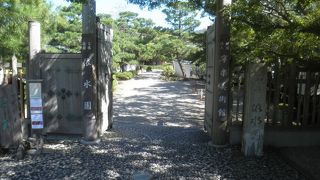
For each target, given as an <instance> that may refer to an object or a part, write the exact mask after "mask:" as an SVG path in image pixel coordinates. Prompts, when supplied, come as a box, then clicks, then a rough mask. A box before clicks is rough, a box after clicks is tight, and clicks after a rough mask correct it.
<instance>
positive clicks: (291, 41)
mask: <svg viewBox="0 0 320 180" xmlns="http://www.w3.org/2000/svg"><path fill="white" fill-rule="evenodd" d="M225 12H226V13H231V15H232V17H231V20H232V21H231V27H232V28H231V46H232V47H231V48H232V56H233V59H236V60H237V62H240V63H241V62H246V61H253V60H257V59H259V60H263V61H266V62H276V61H279V60H280V61H281V62H283V63H285V62H289V61H292V60H293V61H300V62H304V61H319V60H320V51H319V49H320V43H319V41H320V33H319V29H320V23H319V22H320V18H319V17H320V2H319V1H316V0H309V1H276V0H272V1H269V0H262V1H246V0H238V1H236V2H235V3H233V4H232V6H231V7H229V8H227V9H226V11H225Z"/></svg>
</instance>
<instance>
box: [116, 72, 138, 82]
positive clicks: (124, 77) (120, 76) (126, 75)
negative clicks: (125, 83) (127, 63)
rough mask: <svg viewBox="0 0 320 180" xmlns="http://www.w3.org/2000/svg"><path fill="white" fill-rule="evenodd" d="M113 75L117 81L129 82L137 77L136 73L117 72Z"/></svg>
mask: <svg viewBox="0 0 320 180" xmlns="http://www.w3.org/2000/svg"><path fill="white" fill-rule="evenodd" d="M114 75H115V77H116V79H117V80H130V79H132V78H134V77H135V76H136V75H137V71H126V72H117V73H115V74H114Z"/></svg>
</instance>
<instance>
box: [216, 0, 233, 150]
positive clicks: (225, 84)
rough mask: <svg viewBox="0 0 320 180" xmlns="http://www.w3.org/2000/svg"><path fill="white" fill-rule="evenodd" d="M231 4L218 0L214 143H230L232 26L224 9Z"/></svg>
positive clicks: (227, 0)
mask: <svg viewBox="0 0 320 180" xmlns="http://www.w3.org/2000/svg"><path fill="white" fill-rule="evenodd" d="M230 4H231V0H218V1H217V17H216V21H215V23H216V35H215V37H216V39H215V42H216V45H215V49H216V53H215V57H214V59H215V60H214V65H213V66H214V83H213V84H214V85H215V87H214V88H213V95H214V99H213V114H214V117H213V122H212V125H213V132H212V134H213V135H212V136H213V137H212V140H213V144H214V145H225V144H227V143H228V133H227V121H228V118H229V114H230V110H229V91H230V85H229V79H230V78H229V74H230V73H229V72H230V59H231V57H230V28H229V22H228V19H226V18H225V17H223V13H222V12H221V11H222V9H223V8H224V7H225V6H227V5H230Z"/></svg>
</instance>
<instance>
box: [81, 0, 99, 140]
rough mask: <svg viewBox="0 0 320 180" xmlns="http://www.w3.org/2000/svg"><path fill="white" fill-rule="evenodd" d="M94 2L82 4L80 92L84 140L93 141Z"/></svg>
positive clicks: (94, 120)
mask: <svg viewBox="0 0 320 180" xmlns="http://www.w3.org/2000/svg"><path fill="white" fill-rule="evenodd" d="M96 27H97V24H96V2H95V0H88V1H87V3H86V4H83V6H82V44H81V45H82V50H81V53H82V94H83V96H82V97H83V99H82V101H83V121H84V138H85V139H84V140H85V141H86V142H95V141H96V140H97V139H98V133H97V132H98V131H97V92H96V84H97V83H96V81H97V79H96V77H97V76H96V69H97V66H96V64H97V61H96V59H97V51H96V49H97V48H96V44H97V43H96V38H97V33H96Z"/></svg>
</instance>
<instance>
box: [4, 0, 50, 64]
mask: <svg viewBox="0 0 320 180" xmlns="http://www.w3.org/2000/svg"><path fill="white" fill-rule="evenodd" d="M30 20H34V21H38V22H40V23H41V32H42V42H43V43H44V44H46V42H47V41H48V38H47V37H46V36H45V34H47V33H50V32H51V30H52V25H51V21H52V12H50V7H49V5H48V4H46V2H45V1H44V0H33V1H27V0H2V1H0V39H1V41H0V56H2V57H3V58H4V59H5V60H10V59H11V56H12V55H13V54H16V56H17V57H18V59H19V60H22V59H26V58H27V55H28V35H27V33H28V21H30Z"/></svg>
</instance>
